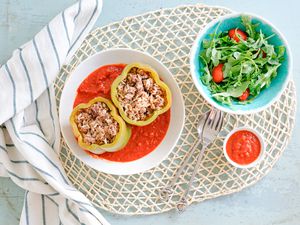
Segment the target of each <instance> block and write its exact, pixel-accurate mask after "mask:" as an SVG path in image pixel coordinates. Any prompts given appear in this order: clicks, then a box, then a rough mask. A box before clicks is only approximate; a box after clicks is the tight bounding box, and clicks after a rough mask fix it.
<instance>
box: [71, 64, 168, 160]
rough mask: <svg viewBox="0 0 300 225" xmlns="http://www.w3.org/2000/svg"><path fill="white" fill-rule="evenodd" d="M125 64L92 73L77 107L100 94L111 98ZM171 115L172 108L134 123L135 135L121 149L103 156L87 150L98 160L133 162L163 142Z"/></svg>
mask: <svg viewBox="0 0 300 225" xmlns="http://www.w3.org/2000/svg"><path fill="white" fill-rule="evenodd" d="M125 66H126V65H125V64H111V65H105V66H101V67H100V68H98V69H96V70H95V71H94V72H92V73H91V74H89V76H88V77H87V78H85V79H84V80H83V81H82V83H81V84H80V85H79V87H78V89H77V95H76V98H75V101H74V105H73V107H76V106H77V105H78V104H80V103H87V102H89V101H90V100H91V99H93V98H95V97H98V96H101V97H104V98H107V99H110V87H111V85H112V83H113V81H114V80H115V79H116V78H117V77H118V76H119V75H120V74H121V73H122V71H123V69H124V68H125ZM170 118H171V112H170V110H168V111H167V112H165V113H164V114H162V115H160V116H159V117H157V119H156V120H155V121H153V122H152V123H151V124H149V125H147V126H142V127H138V126H131V137H130V139H129V141H128V143H127V145H126V146H125V147H124V148H123V149H121V150H119V151H116V152H106V153H103V154H100V155H97V154H93V153H91V152H89V151H86V153H87V154H89V155H90V156H91V157H93V158H96V159H105V160H109V161H114V162H130V161H134V160H137V159H140V158H142V157H144V156H146V155H148V154H149V153H150V152H152V151H154V150H155V148H156V147H157V146H158V145H159V144H160V143H161V142H162V140H163V139H164V137H165V136H166V134H167V131H168V128H169V124H170Z"/></svg>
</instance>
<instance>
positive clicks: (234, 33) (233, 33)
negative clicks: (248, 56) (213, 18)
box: [228, 29, 247, 42]
mask: <svg viewBox="0 0 300 225" xmlns="http://www.w3.org/2000/svg"><path fill="white" fill-rule="evenodd" d="M228 35H229V37H230V38H232V39H233V40H235V41H236V42H240V38H241V39H243V40H244V41H246V40H247V34H246V33H245V32H244V31H242V30H240V29H231V30H229V32H228Z"/></svg>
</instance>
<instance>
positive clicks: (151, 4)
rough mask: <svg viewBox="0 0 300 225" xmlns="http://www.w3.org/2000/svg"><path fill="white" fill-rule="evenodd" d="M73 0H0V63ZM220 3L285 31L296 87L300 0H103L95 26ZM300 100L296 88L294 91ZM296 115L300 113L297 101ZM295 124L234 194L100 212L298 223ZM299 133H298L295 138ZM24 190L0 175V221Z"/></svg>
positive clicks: (299, 165)
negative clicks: (182, 204)
mask: <svg viewBox="0 0 300 225" xmlns="http://www.w3.org/2000/svg"><path fill="white" fill-rule="evenodd" d="M73 2H74V0H49V1H46V0H0V63H3V62H5V60H7V59H8V58H9V56H10V54H11V52H12V51H13V50H14V49H15V48H17V47H18V46H19V45H21V44H23V43H25V42H26V41H28V40H30V39H31V37H32V36H33V35H34V34H35V33H36V32H38V31H39V30H40V29H41V28H42V27H43V26H44V25H45V24H46V23H47V22H48V21H49V20H50V19H51V18H52V17H54V16H55V15H56V14H57V13H59V12H60V11H61V10H62V9H64V8H65V7H67V6H69V5H70V4H72V3H73ZM195 3H206V4H210V5H223V6H226V7H228V8H231V9H233V10H235V11H243V12H252V13H256V14H259V15H261V16H263V17H265V18H266V19H268V20H270V21H271V22H273V23H274V24H275V25H276V26H277V27H278V28H279V29H280V30H281V31H282V32H283V33H284V34H285V36H286V38H287V40H288V42H289V43H290V46H291V49H292V53H293V56H294V69H293V71H294V80H295V82H296V86H297V89H298V90H299V87H300V78H299V76H300V66H299V65H298V62H299V61H300V42H299V40H300V39H299V37H300V12H299V9H300V1H297V0H285V1H282V0H280V1H279V0H264V1H262V0H247V1H246V0H223V1H222V0H203V1H196V0H124V1H123V0H122V1H121V0H119V1H118V0H104V7H103V11H102V14H101V16H100V18H99V20H98V22H97V26H101V25H106V24H108V23H110V22H113V21H118V20H120V19H122V18H124V17H126V16H132V15H137V14H141V13H144V12H147V11H150V10H156V9H160V8H165V7H175V6H178V5H182V4H195ZM297 98H298V102H299V92H298V94H297ZM297 112H298V113H297V117H299V116H300V113H299V106H298V110H297ZM299 135H300V124H299V120H297V121H296V126H295V129H294V132H293V137H292V139H291V141H290V144H289V146H288V148H287V149H286V151H285V152H284V154H283V156H282V157H281V159H280V160H279V161H278V163H277V164H276V165H275V167H274V168H273V170H272V171H271V172H270V173H269V174H268V176H266V177H265V178H263V179H262V180H261V181H259V182H258V183H257V184H255V185H254V186H252V187H250V188H247V189H245V190H243V191H241V192H239V193H236V194H233V195H229V196H225V197H220V198H217V199H214V200H209V201H206V202H202V203H199V204H194V205H192V206H190V207H189V208H188V209H187V211H186V212H184V213H183V214H177V212H175V211H171V212H168V213H164V214H160V215H153V216H137V217H126V216H119V215H112V214H110V213H107V212H103V214H104V216H105V217H106V218H107V219H108V220H109V222H111V223H112V224H115V225H119V224H122V225H124V224H125V225H140V224H143V225H154V224H155V225H159V224H162V225H171V224H172V225H173V224H184V225H185V224H188V225H196V224H197V225H198V224H199V225H200V224H201V225H208V224H209V225H236V224H239V225H252V224H253V225H271V224H272V225H299V224H300V154H299V151H300V140H299ZM296 137H298V138H296ZM23 194H24V192H23V190H22V189H20V188H18V187H17V186H16V185H15V184H14V183H13V182H12V181H10V180H9V179H7V178H0V224H1V225H2V224H3V225H16V224H18V223H19V218H20V215H21V209H22V206H23Z"/></svg>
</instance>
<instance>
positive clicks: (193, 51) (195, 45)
mask: <svg viewBox="0 0 300 225" xmlns="http://www.w3.org/2000/svg"><path fill="white" fill-rule="evenodd" d="M243 15H246V16H250V17H252V18H256V19H258V20H260V21H262V22H263V23H265V24H267V25H268V26H270V27H271V28H272V30H273V31H274V32H275V33H277V35H278V36H279V38H280V39H281V40H282V42H283V43H284V45H285V47H286V52H287V55H288V58H287V60H288V64H289V65H288V72H287V75H286V79H285V81H284V84H283V86H282V88H281V90H280V91H278V92H277V93H276V94H275V95H274V97H273V99H272V100H271V101H270V102H269V103H267V104H265V105H263V106H260V107H258V108H256V109H250V110H246V111H243V110H232V109H229V108H225V107H223V106H221V105H219V104H218V103H216V102H215V101H213V100H212V99H211V98H209V97H208V96H207V95H206V93H205V92H204V91H203V89H202V87H201V85H200V84H199V83H198V80H197V73H195V70H196V68H195V65H194V59H195V57H196V52H197V50H198V47H199V44H200V43H199V41H200V39H201V38H202V36H203V35H205V34H206V32H207V31H208V29H210V28H211V27H212V26H214V25H215V24H216V23H218V22H221V21H223V20H225V19H229V18H233V17H241V16H243ZM292 68H293V56H292V52H291V49H290V46H289V44H288V42H287V39H286V38H285V36H284V35H283V34H282V32H281V31H280V30H279V29H278V28H277V27H276V26H275V25H274V24H273V23H271V22H270V21H268V20H267V19H265V18H263V17H261V16H259V15H256V14H253V13H247V12H238V13H237V12H234V13H231V14H228V15H225V16H221V17H219V18H217V19H214V20H212V21H211V22H209V23H208V24H207V25H206V26H205V27H204V29H203V30H201V31H200V32H199V33H198V34H197V37H196V39H195V41H194V43H193V45H192V48H191V51H190V71H191V75H192V79H193V82H194V84H195V86H196V88H197V90H198V91H199V92H200V94H201V95H202V97H203V98H204V99H205V100H206V101H207V102H208V103H209V104H210V105H212V106H214V107H216V108H217V109H219V110H221V111H223V112H227V113H230V114H238V115H245V114H251V113H257V112H260V111H262V110H264V109H266V108H268V107H269V106H270V105H272V104H273V103H274V102H275V101H276V100H278V98H279V97H280V96H281V95H282V93H283V92H284V90H285V89H286V87H287V84H288V82H289V81H290V80H292V75H291V74H292Z"/></svg>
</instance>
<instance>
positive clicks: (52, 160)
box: [0, 0, 108, 225]
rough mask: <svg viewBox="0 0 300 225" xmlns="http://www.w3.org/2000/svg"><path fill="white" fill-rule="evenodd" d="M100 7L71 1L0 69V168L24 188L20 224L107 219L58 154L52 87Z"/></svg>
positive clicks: (93, 1)
mask: <svg viewBox="0 0 300 225" xmlns="http://www.w3.org/2000/svg"><path fill="white" fill-rule="evenodd" d="M101 8H102V1H101V0H82V1H80V2H78V3H77V4H75V5H73V6H71V7H70V8H68V9H66V10H65V11H63V12H62V13H60V14H59V15H58V16H56V17H55V18H54V19H53V20H52V21H51V22H50V23H49V24H48V25H46V26H45V27H44V28H43V29H42V30H41V31H40V32H39V33H38V34H37V35H36V36H35V37H34V38H33V39H32V40H31V41H30V42H28V43H26V44H25V45H23V46H22V47H21V48H18V49H17V50H15V51H14V53H13V56H12V57H11V59H9V60H8V61H7V63H6V64H4V65H3V66H2V67H1V68H0V172H1V175H7V176H9V177H10V178H11V179H12V180H13V181H14V182H15V183H16V184H17V185H19V186H20V187H22V188H24V189H25V190H26V193H25V200H24V207H23V211H22V215H21V220H20V224H28V225H51V224H55V225H56V224H57V225H59V224H65V225H67V224H72V225H76V224H87V225H88V224H92V225H98V224H108V222H107V221H106V220H105V219H104V218H103V217H102V216H101V214H100V213H99V212H98V211H97V210H96V209H95V208H94V207H93V206H92V205H91V203H90V201H89V200H88V199H87V198H86V197H85V196H84V195H83V194H82V193H80V192H79V191H78V190H76V189H75V188H74V187H73V186H72V184H71V183H70V181H69V180H68V178H67V176H66V174H65V172H64V169H63V167H62V165H61V162H60V160H59V158H58V156H59V151H60V129H59V124H58V116H57V112H56V104H55V98H54V88H53V81H54V80H55V77H56V76H57V74H58V73H59V71H60V69H61V67H62V65H63V64H64V63H66V62H67V60H68V59H70V57H71V56H72V54H73V53H74V52H75V51H76V49H77V48H78V47H79V46H80V44H81V43H82V41H83V40H84V38H85V37H86V35H87V34H88V32H89V31H90V30H91V28H92V27H93V25H94V23H95V21H96V19H97V18H98V16H99V14H100V11H101ZM45 10H47V9H46V8H45ZM2 219H3V218H2Z"/></svg>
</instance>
